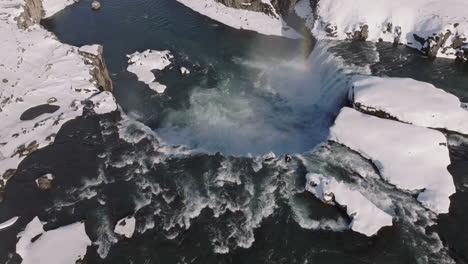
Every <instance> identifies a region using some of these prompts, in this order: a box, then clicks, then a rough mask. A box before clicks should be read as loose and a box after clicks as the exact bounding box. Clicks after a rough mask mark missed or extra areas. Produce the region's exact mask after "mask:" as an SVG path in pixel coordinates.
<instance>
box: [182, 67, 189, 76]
mask: <svg viewBox="0 0 468 264" xmlns="http://www.w3.org/2000/svg"><path fill="white" fill-rule="evenodd" d="M180 74H182V75H188V74H190V71H189V69H187V68H185V67H181V68H180Z"/></svg>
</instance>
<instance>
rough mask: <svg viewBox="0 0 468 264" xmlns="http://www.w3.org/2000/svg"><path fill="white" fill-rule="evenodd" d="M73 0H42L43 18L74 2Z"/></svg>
mask: <svg viewBox="0 0 468 264" xmlns="http://www.w3.org/2000/svg"><path fill="white" fill-rule="evenodd" d="M74 3H75V1H73V0H42V6H43V8H44V18H47V17H51V16H53V15H55V13H57V12H59V11H60V10H62V9H64V8H65V7H67V6H69V5H71V4H74Z"/></svg>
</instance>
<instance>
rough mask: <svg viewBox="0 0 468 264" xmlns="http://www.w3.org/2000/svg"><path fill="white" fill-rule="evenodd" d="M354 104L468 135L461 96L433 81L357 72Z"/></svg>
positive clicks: (408, 121)
mask: <svg viewBox="0 0 468 264" xmlns="http://www.w3.org/2000/svg"><path fill="white" fill-rule="evenodd" d="M351 83H352V88H351V90H350V93H351V94H350V97H351V99H352V100H353V104H354V107H355V108H357V109H360V110H361V111H363V112H367V113H380V114H383V115H388V116H389V117H392V118H394V119H397V120H400V121H402V122H405V123H410V124H414V125H418V126H423V127H430V128H440V129H446V130H450V131H455V132H458V133H461V134H465V135H468V111H466V109H463V108H462V103H461V102H460V100H459V99H458V98H457V97H456V96H454V95H452V94H449V93H447V92H445V91H444V90H441V89H438V88H436V87H434V86H433V85H432V84H429V83H425V82H420V81H416V80H413V79H407V78H380V77H372V76H354V77H353V78H352V81H351Z"/></svg>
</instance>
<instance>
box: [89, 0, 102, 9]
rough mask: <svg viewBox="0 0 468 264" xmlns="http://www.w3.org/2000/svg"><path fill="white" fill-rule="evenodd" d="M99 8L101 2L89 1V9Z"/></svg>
mask: <svg viewBox="0 0 468 264" xmlns="http://www.w3.org/2000/svg"><path fill="white" fill-rule="evenodd" d="M100 8H101V3H100V2H98V1H93V2H92V3H91V9H93V10H99V9H100Z"/></svg>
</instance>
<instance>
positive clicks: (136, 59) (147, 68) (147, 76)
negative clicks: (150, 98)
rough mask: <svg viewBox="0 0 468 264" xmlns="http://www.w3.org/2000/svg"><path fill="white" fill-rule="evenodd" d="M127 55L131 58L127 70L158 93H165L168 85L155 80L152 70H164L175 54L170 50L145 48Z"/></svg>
mask: <svg viewBox="0 0 468 264" xmlns="http://www.w3.org/2000/svg"><path fill="white" fill-rule="evenodd" d="M127 57H128V58H129V60H128V67H127V71H129V72H132V73H134V74H135V75H136V76H137V77H138V80H139V81H141V82H144V83H146V84H147V85H148V86H149V88H150V89H152V90H154V91H156V92H157V93H164V91H165V90H166V86H165V85H163V84H160V83H158V82H154V80H155V79H156V78H155V76H154V74H153V72H152V71H153V70H164V69H165V68H166V67H167V66H169V65H171V61H170V60H171V59H172V58H173V56H172V55H171V53H170V52H169V51H167V50H164V51H157V50H145V51H143V52H141V53H140V52H135V53H133V54H130V55H127Z"/></svg>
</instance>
